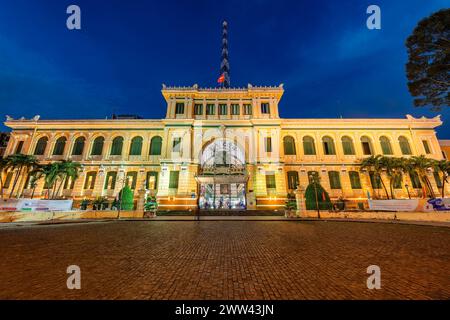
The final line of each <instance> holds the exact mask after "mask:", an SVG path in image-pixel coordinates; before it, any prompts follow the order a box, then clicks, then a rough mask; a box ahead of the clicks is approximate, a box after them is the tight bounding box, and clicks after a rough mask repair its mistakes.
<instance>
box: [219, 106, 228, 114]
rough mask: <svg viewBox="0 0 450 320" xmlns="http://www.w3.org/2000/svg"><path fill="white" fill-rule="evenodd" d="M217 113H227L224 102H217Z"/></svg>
mask: <svg viewBox="0 0 450 320" xmlns="http://www.w3.org/2000/svg"><path fill="white" fill-rule="evenodd" d="M219 114H220V115H222V116H223V115H226V114H227V105H226V104H219Z"/></svg>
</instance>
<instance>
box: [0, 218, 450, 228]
mask: <svg viewBox="0 0 450 320" xmlns="http://www.w3.org/2000/svg"><path fill="white" fill-rule="evenodd" d="M155 221H175V222H176V221H178V222H182V221H186V222H193V221H266V222H271V221H279V222H281V221H283V222H324V223H326V222H356V223H390V224H406V225H421V226H434V227H450V223H448V222H430V221H413V220H386V219H351V218H323V219H317V218H285V217H280V216H200V217H198V216H157V217H155V218H144V219H139V218H120V219H58V220H48V221H27V222H25V221H24V222H11V223H1V224H0V228H10V227H25V226H50V225H64V224H79V223H107V222H155Z"/></svg>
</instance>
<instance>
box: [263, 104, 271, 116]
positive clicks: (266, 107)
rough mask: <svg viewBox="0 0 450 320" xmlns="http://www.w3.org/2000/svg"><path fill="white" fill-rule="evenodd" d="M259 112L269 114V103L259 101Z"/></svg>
mask: <svg viewBox="0 0 450 320" xmlns="http://www.w3.org/2000/svg"><path fill="white" fill-rule="evenodd" d="M261 113H262V114H269V113H270V112H269V104H268V103H267V102H263V103H261Z"/></svg>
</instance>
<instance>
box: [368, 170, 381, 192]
mask: <svg viewBox="0 0 450 320" xmlns="http://www.w3.org/2000/svg"><path fill="white" fill-rule="evenodd" d="M369 176H370V184H371V185H372V189H381V178H380V175H379V174H375V172H373V171H370V172H369Z"/></svg>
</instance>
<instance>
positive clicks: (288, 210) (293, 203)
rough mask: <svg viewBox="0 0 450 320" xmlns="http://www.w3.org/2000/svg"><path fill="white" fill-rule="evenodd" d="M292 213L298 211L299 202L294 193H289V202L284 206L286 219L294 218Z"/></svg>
mask: <svg viewBox="0 0 450 320" xmlns="http://www.w3.org/2000/svg"><path fill="white" fill-rule="evenodd" d="M292 211H294V212H295V211H297V200H296V198H295V195H294V194H293V193H288V196H287V200H286V202H285V206H284V215H285V217H286V218H289V217H292V216H293V214H292Z"/></svg>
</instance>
